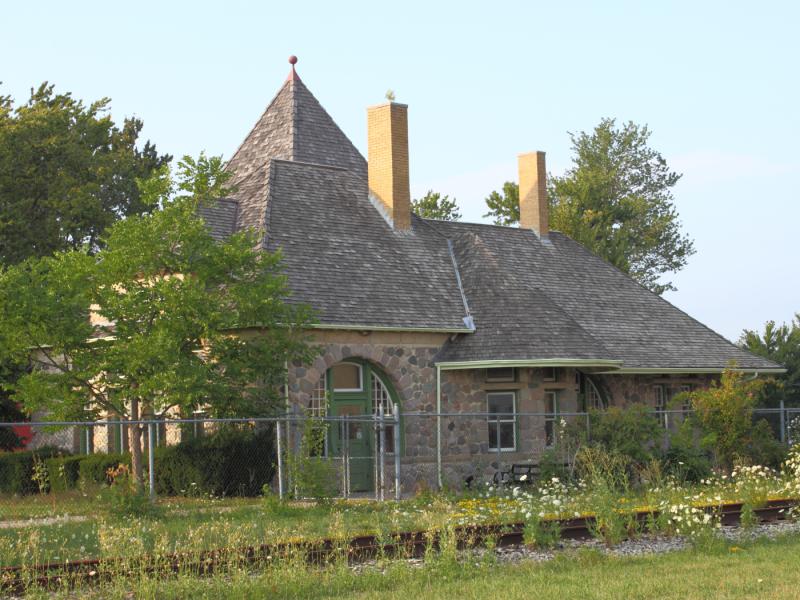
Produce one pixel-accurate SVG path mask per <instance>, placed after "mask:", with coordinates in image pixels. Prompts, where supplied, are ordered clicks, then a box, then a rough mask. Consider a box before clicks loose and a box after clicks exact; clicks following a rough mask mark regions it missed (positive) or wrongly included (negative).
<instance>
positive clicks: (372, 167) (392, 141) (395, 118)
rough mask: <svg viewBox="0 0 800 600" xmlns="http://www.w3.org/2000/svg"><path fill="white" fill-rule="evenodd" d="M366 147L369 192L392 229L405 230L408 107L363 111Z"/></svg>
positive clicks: (408, 195)
mask: <svg viewBox="0 0 800 600" xmlns="http://www.w3.org/2000/svg"><path fill="white" fill-rule="evenodd" d="M367 145H368V150H367V161H368V167H367V170H368V173H369V175H368V179H369V189H370V192H371V194H372V195H373V196H374V197H375V198H376V199H377V200H379V201H380V202H381V204H382V205H383V206H384V208H385V209H386V212H387V216H388V217H389V220H390V221H391V222H392V225H393V226H394V228H395V229H398V230H406V229H409V228H410V227H411V189H410V187H409V182H408V106H407V105H405V104H398V103H396V102H387V103H385V104H379V105H377V106H370V107H369V108H367Z"/></svg>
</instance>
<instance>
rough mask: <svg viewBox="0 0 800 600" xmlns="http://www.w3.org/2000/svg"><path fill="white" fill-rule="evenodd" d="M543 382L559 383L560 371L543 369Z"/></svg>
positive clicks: (549, 368) (553, 368)
mask: <svg viewBox="0 0 800 600" xmlns="http://www.w3.org/2000/svg"><path fill="white" fill-rule="evenodd" d="M542 381H558V369H557V368H556V367H545V368H543V369H542Z"/></svg>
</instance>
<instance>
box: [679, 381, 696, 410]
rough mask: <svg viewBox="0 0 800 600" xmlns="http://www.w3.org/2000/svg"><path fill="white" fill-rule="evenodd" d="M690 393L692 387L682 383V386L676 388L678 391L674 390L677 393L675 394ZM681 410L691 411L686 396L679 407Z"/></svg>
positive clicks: (690, 402) (689, 402)
mask: <svg viewBox="0 0 800 600" xmlns="http://www.w3.org/2000/svg"><path fill="white" fill-rule="evenodd" d="M691 391H692V386H691V384H688V383H684V384H682V385H679V386H678V389H677V390H676V393H677V394H688V393H690V392H691ZM681 408H682V409H683V410H684V411H688V410H691V408H692V401H691V400H690V399H689V397H688V396H687V397H686V398H684V399H683V403H682V405H681Z"/></svg>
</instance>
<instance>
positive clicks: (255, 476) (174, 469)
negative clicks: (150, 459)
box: [155, 428, 275, 496]
mask: <svg viewBox="0 0 800 600" xmlns="http://www.w3.org/2000/svg"><path fill="white" fill-rule="evenodd" d="M274 473H275V446H274V438H273V436H272V431H271V430H270V429H260V430H257V431H253V430H241V429H233V428H225V429H222V430H220V431H218V432H216V433H214V434H212V435H209V436H207V437H201V438H196V439H193V440H188V441H185V442H181V443H180V444H178V445H176V446H167V447H162V448H158V449H157V450H156V455H155V479H156V493H157V494H160V495H167V496H175V495H186V494H213V495H214V496H257V495H259V494H260V493H261V488H262V487H263V486H264V484H267V483H269V482H270V481H271V480H272V476H273V474H274ZM192 484H194V485H192Z"/></svg>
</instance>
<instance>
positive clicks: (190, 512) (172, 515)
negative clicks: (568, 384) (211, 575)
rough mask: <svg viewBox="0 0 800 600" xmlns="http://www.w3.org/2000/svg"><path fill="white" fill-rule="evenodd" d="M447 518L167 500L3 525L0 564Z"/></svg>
mask: <svg viewBox="0 0 800 600" xmlns="http://www.w3.org/2000/svg"><path fill="white" fill-rule="evenodd" d="M55 514H63V513H62V512H61V511H60V510H56V513H55ZM73 514H75V513H73ZM78 514H81V513H78ZM446 515H447V511H441V512H440V513H435V512H431V511H429V510H428V511H423V510H422V509H420V508H419V503H418V502H415V501H405V502H402V503H400V504H397V503H394V502H386V503H377V502H368V501H349V502H336V503H331V504H322V505H307V504H278V505H273V506H270V505H269V504H267V503H265V502H264V501H263V500H260V499H249V500H238V501H237V500H223V501H209V500H205V501H200V500H198V501H193V500H192V499H185V498H182V499H176V500H175V501H174V502H168V501H164V502H162V503H161V505H160V506H159V508H158V512H157V513H156V514H155V515H154V516H152V517H131V516H114V515H106V514H102V513H101V514H95V515H85V520H80V521H66V522H57V523H53V524H47V525H44V524H36V522H35V521H34V522H32V523H30V524H28V523H25V524H22V525H21V526H14V527H3V522H2V521H0V566H7V565H16V564H19V563H20V561H21V557H23V556H25V557H26V559H27V561H28V562H29V563H30V562H38V563H46V562H59V561H63V560H80V559H86V558H101V557H119V556H123V557H124V556H136V555H141V554H149V553H153V552H157V553H159V554H169V553H172V552H181V551H186V550H192V551H197V550H202V549H214V548H222V547H225V548H237V547H247V546H251V545H258V544H264V543H274V542H285V541H292V540H298V539H319V538H324V537H335V538H343V537H349V536H354V535H359V534H381V533H388V532H389V531H404V530H411V529H418V528H420V527H423V528H429V527H431V526H435V525H440V524H441V522H437V521H436V519H438V518H440V517H441V518H445V517H446ZM379 528H382V529H379Z"/></svg>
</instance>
